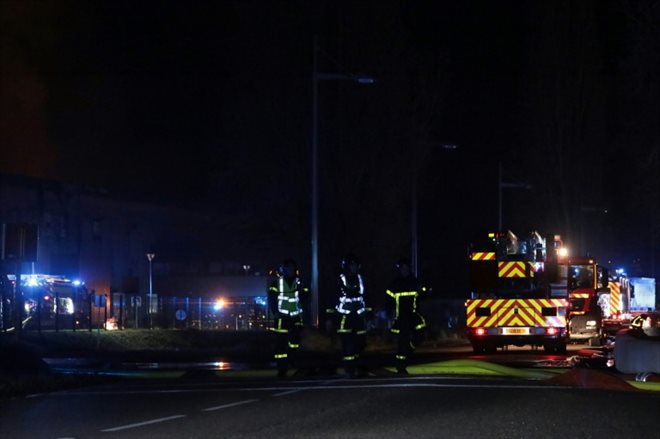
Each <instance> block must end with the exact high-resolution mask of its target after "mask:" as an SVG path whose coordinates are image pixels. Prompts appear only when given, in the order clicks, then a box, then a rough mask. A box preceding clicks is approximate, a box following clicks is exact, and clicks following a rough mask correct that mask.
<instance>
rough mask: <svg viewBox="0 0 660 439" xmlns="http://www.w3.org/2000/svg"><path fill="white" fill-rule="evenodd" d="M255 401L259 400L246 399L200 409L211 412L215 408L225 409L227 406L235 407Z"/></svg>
mask: <svg viewBox="0 0 660 439" xmlns="http://www.w3.org/2000/svg"><path fill="white" fill-rule="evenodd" d="M257 401H259V400H258V399H247V400H245V401H238V402H232V403H230V404H223V405H219V406H216V407H209V408H207V409H202V411H203V412H212V411H215V410H222V409H226V408H229V407H236V406H238V405H243V404H250V403H252V402H257Z"/></svg>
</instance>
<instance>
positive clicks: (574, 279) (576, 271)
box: [568, 264, 595, 290]
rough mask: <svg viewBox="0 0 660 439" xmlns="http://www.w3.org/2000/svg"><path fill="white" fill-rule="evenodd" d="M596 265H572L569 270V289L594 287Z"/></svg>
mask: <svg viewBox="0 0 660 439" xmlns="http://www.w3.org/2000/svg"><path fill="white" fill-rule="evenodd" d="M594 284H595V280H594V266H593V265H577V264H576V265H571V268H570V270H569V271H568V286H569V289H571V290H575V289H578V288H594Z"/></svg>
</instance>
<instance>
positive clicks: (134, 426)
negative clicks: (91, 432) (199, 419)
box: [101, 415, 187, 433]
mask: <svg viewBox="0 0 660 439" xmlns="http://www.w3.org/2000/svg"><path fill="white" fill-rule="evenodd" d="M186 416H187V415H174V416H168V417H166V418H158V419H151V420H149V421H143V422H136V423H135V424H128V425H120V426H119V427H112V428H106V429H105V430H101V432H102V433H111V432H113V431H121V430H128V429H129V428H137V427H142V426H144V425H151V424H158V423H161V422H166V421H172V420H174V419H179V418H185V417H186Z"/></svg>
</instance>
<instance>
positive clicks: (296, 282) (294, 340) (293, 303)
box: [268, 259, 308, 377]
mask: <svg viewBox="0 0 660 439" xmlns="http://www.w3.org/2000/svg"><path fill="white" fill-rule="evenodd" d="M307 292H308V289H307V288H304V287H303V286H302V283H301V281H300V278H299V277H298V267H297V265H296V263H295V261H293V260H292V259H287V260H286V261H284V262H283V263H282V265H280V266H279V268H278V269H277V279H275V280H274V281H273V282H272V283H271V284H270V287H269V288H268V305H269V307H270V311H271V313H272V314H273V316H274V319H273V327H271V328H270V330H271V331H273V332H274V333H275V334H276V346H275V361H276V362H277V370H278V373H277V375H278V376H280V377H284V376H286V373H287V370H288V369H289V367H290V366H291V365H292V364H293V363H292V362H293V358H292V357H294V356H295V352H297V350H298V349H299V348H300V331H301V329H302V327H303V304H304V303H305V302H306V300H307V298H306V293H307Z"/></svg>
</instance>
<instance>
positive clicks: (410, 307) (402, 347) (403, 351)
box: [387, 258, 426, 374]
mask: <svg viewBox="0 0 660 439" xmlns="http://www.w3.org/2000/svg"><path fill="white" fill-rule="evenodd" d="M396 268H397V270H398V276H397V277H396V278H395V279H394V280H393V281H392V282H391V283H390V286H389V288H388V289H387V295H388V296H389V297H390V298H391V302H390V303H391V305H392V308H393V310H394V324H393V325H392V328H391V329H390V331H391V332H392V333H393V334H396V335H397V338H398V341H397V352H396V358H395V359H396V367H397V372H398V373H400V374H406V373H407V371H406V365H407V364H408V360H409V358H410V355H411V354H412V353H413V351H414V350H415V344H417V343H418V342H419V340H421V334H422V330H423V328H424V327H425V326H426V322H425V321H424V318H423V317H422V316H421V315H420V314H419V313H418V312H417V299H418V298H419V293H420V291H423V288H421V287H420V285H419V281H418V280H417V278H416V277H415V276H413V274H412V270H411V267H410V261H409V260H408V259H406V258H401V259H399V260H398V261H397V263H396Z"/></svg>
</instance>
